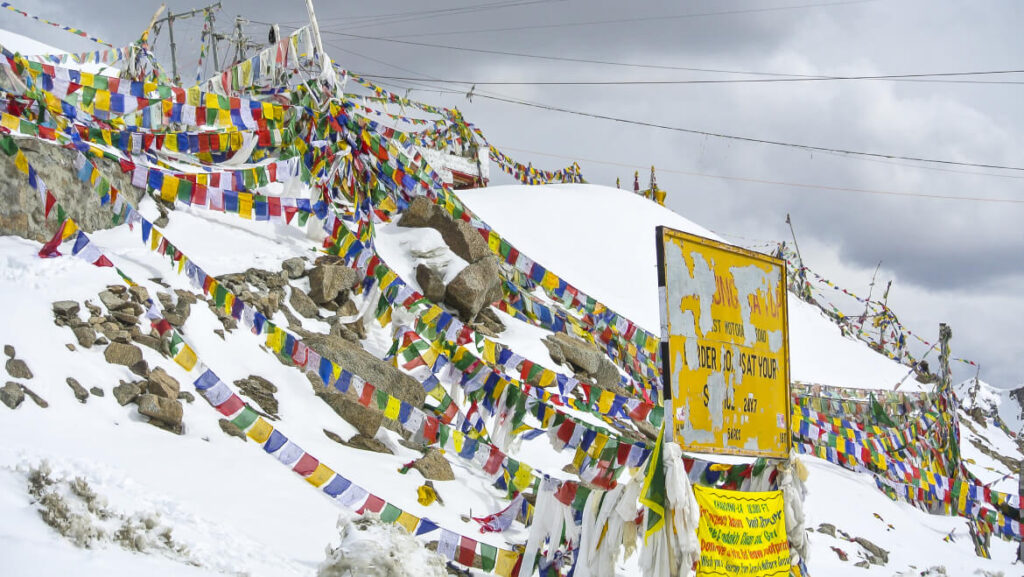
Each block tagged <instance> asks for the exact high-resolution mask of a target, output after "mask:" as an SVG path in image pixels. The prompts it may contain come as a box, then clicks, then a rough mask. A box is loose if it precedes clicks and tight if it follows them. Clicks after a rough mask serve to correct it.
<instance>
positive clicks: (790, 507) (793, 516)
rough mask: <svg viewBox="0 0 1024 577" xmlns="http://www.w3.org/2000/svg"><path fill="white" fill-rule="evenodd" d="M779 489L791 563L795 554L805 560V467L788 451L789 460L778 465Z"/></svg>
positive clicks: (806, 551) (794, 558)
mask: <svg viewBox="0 0 1024 577" xmlns="http://www.w3.org/2000/svg"><path fill="white" fill-rule="evenodd" d="M778 469H779V489H780V490H781V491H782V502H783V506H784V507H785V516H786V538H787V539H789V551H790V557H791V561H792V562H793V564H796V563H795V561H796V556H797V555H799V556H800V559H802V560H804V561H806V560H807V554H808V552H809V551H808V546H807V545H808V542H807V533H806V532H805V531H804V496H806V495H807V488H806V487H805V486H804V481H806V480H807V468H806V467H804V465H803V463H801V462H800V459H798V458H797V457H796V455H795V454H793V453H790V455H789V460H788V461H784V462H782V463H781V464H779V465H778Z"/></svg>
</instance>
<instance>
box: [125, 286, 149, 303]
mask: <svg viewBox="0 0 1024 577" xmlns="http://www.w3.org/2000/svg"><path fill="white" fill-rule="evenodd" d="M128 294H130V295H131V297H132V300H133V301H135V302H137V303H139V304H144V303H145V302H146V301H148V300H149V290H147V289H146V287H144V286H142V285H139V284H137V285H134V286H130V287H128Z"/></svg>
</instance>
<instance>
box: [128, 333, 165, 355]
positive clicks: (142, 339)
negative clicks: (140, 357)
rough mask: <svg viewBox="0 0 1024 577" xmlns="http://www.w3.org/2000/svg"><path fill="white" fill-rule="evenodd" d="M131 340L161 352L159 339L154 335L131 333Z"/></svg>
mask: <svg viewBox="0 0 1024 577" xmlns="http://www.w3.org/2000/svg"><path fill="white" fill-rule="evenodd" d="M132 340H133V341H135V342H137V343H139V344H140V345H142V346H144V347H149V348H151V349H153V350H154V351H157V352H161V349H160V339H158V338H157V337H154V336H152V335H145V334H139V335H132Z"/></svg>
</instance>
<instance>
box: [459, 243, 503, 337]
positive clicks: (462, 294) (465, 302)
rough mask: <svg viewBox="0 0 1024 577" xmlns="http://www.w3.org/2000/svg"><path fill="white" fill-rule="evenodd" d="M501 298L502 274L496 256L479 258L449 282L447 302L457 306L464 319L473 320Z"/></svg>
mask: <svg viewBox="0 0 1024 577" xmlns="http://www.w3.org/2000/svg"><path fill="white" fill-rule="evenodd" d="M500 298H501V276H500V274H499V269H498V260H497V259H496V258H494V257H491V258H485V259H482V260H479V261H477V262H475V263H473V264H471V265H469V266H467V267H466V268H464V269H462V270H461V271H460V272H459V274H457V275H456V276H455V278H453V279H452V282H450V283H448V288H447V291H446V292H445V302H446V303H448V304H449V305H451V306H453V307H455V309H456V310H457V311H458V312H459V316H460V317H461V318H462V320H463V321H466V322H468V321H471V320H473V319H474V318H475V317H476V315H477V313H479V312H480V310H481V309H483V308H484V307H486V306H488V305H490V304H491V303H492V302H494V301H496V300H498V299H500Z"/></svg>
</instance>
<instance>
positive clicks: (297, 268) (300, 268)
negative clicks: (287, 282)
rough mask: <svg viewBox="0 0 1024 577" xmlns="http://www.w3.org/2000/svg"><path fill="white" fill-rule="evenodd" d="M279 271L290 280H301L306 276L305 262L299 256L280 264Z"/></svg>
mask: <svg viewBox="0 0 1024 577" xmlns="http://www.w3.org/2000/svg"><path fill="white" fill-rule="evenodd" d="M281 270H283V271H284V274H286V275H288V278H290V279H297V278H301V277H302V276H303V275H305V274H306V260H305V259H303V258H302V257H301V256H297V257H294V258H289V259H285V260H284V261H282V262H281Z"/></svg>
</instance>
